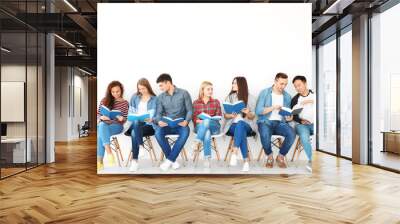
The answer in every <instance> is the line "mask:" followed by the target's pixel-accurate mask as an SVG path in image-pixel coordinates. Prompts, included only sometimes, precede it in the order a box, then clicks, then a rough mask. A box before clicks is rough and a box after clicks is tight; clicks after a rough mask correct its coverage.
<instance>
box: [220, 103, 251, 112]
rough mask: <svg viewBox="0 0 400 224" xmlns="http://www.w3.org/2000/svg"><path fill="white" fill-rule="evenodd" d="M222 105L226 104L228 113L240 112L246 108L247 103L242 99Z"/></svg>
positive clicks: (224, 104)
mask: <svg viewBox="0 0 400 224" xmlns="http://www.w3.org/2000/svg"><path fill="white" fill-rule="evenodd" d="M222 105H223V106H224V110H225V113H227V114H233V113H235V114H238V113H240V112H241V111H242V110H243V109H244V108H246V105H245V104H244V102H243V101H241V100H239V101H237V102H236V103H229V102H224V103H223V104H222Z"/></svg>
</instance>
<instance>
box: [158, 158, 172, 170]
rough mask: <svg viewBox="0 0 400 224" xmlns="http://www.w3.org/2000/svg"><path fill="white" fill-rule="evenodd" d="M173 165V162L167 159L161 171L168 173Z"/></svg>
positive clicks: (161, 166)
mask: <svg viewBox="0 0 400 224" xmlns="http://www.w3.org/2000/svg"><path fill="white" fill-rule="evenodd" d="M171 165H172V162H171V161H169V160H168V159H166V160H165V161H164V162H163V163H162V164H161V165H160V169H161V170H162V171H167V170H168V169H169V167H170V166H171Z"/></svg>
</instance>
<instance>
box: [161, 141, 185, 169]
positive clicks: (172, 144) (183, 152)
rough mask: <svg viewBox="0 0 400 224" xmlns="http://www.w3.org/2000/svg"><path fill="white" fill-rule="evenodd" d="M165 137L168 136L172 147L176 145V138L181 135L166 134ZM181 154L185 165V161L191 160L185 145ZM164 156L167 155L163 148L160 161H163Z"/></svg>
mask: <svg viewBox="0 0 400 224" xmlns="http://www.w3.org/2000/svg"><path fill="white" fill-rule="evenodd" d="M165 137H166V138H167V141H168V144H169V145H170V146H171V148H172V146H174V144H175V142H176V140H177V139H178V137H179V135H166V136H165ZM179 154H180V155H181V157H182V161H183V166H185V163H186V162H187V161H189V159H188V156H187V152H186V149H185V147H183V148H182V150H181V152H180V153H179ZM164 156H165V155H164V152H163V151H162V149H161V154H160V163H161V161H163V160H164Z"/></svg>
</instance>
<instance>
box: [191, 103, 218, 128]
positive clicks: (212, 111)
mask: <svg viewBox="0 0 400 224" xmlns="http://www.w3.org/2000/svg"><path fill="white" fill-rule="evenodd" d="M203 112H204V113H206V114H208V115H210V116H221V115H222V113H221V104H220V103H219V101H218V100H217V99H214V98H210V100H209V101H208V102H207V103H204V101H203V99H197V100H195V101H194V102H193V125H194V127H195V128H196V125H197V123H196V122H197V119H198V118H197V116H198V115H199V114H201V113H203Z"/></svg>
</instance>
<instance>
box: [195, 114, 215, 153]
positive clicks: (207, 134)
mask: <svg viewBox="0 0 400 224" xmlns="http://www.w3.org/2000/svg"><path fill="white" fill-rule="evenodd" d="M220 128H221V125H220V124H219V122H218V121H214V120H209V119H207V120H204V121H203V122H201V123H200V124H197V125H196V129H195V132H196V133H197V136H196V138H197V139H198V140H200V141H202V142H203V150H204V156H205V157H209V156H211V135H216V134H218V133H219V132H220Z"/></svg>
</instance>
